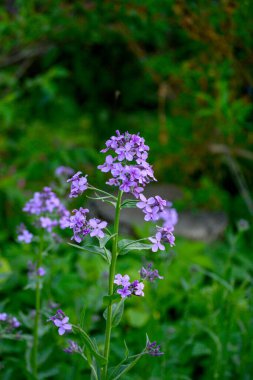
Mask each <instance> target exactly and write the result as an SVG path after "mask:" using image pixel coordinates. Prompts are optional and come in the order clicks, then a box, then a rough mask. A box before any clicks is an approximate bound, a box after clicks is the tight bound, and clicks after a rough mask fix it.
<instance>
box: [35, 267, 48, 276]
mask: <svg viewBox="0 0 253 380" xmlns="http://www.w3.org/2000/svg"><path fill="white" fill-rule="evenodd" d="M45 274H46V271H45V269H44V268H43V267H39V268H38V269H37V276H39V277H43V276H45Z"/></svg>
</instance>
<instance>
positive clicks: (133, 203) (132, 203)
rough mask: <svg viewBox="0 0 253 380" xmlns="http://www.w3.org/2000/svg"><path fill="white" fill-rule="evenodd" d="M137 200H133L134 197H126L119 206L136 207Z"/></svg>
mask: <svg viewBox="0 0 253 380" xmlns="http://www.w3.org/2000/svg"><path fill="white" fill-rule="evenodd" d="M138 202H139V201H137V200H135V199H126V200H125V201H124V202H123V203H122V204H121V208H135V207H136V203H138Z"/></svg>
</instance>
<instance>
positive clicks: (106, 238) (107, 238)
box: [98, 234, 116, 248]
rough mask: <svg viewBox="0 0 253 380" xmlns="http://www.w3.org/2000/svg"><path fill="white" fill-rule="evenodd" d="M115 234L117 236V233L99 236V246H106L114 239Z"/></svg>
mask: <svg viewBox="0 0 253 380" xmlns="http://www.w3.org/2000/svg"><path fill="white" fill-rule="evenodd" d="M114 236H116V234H113V235H108V234H105V236H104V237H103V238H98V241H99V247H100V248H104V247H105V246H106V244H107V243H108V241H110V240H111V239H113V238H114Z"/></svg>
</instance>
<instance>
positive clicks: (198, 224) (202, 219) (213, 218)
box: [175, 210, 228, 242]
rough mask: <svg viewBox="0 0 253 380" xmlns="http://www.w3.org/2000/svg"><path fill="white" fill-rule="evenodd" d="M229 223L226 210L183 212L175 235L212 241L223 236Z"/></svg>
mask: <svg viewBox="0 0 253 380" xmlns="http://www.w3.org/2000/svg"><path fill="white" fill-rule="evenodd" d="M227 225H228V218H227V216H226V214H225V213H224V212H212V211H200V210H199V211H196V212H194V213H193V212H182V213H180V214H179V218H178V224H177V225H176V226H175V236H182V237H185V238H188V239H192V240H200V241H205V242H211V241H214V240H216V239H218V238H219V237H220V236H222V234H223V233H224V231H225V229H226V227H227Z"/></svg>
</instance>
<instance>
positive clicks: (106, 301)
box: [103, 294, 121, 307]
mask: <svg viewBox="0 0 253 380" xmlns="http://www.w3.org/2000/svg"><path fill="white" fill-rule="evenodd" d="M120 300H121V297H120V295H119V294H113V295H112V296H104V297H103V306H104V307H107V306H109V305H112V304H114V303H118V302H120Z"/></svg>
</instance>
